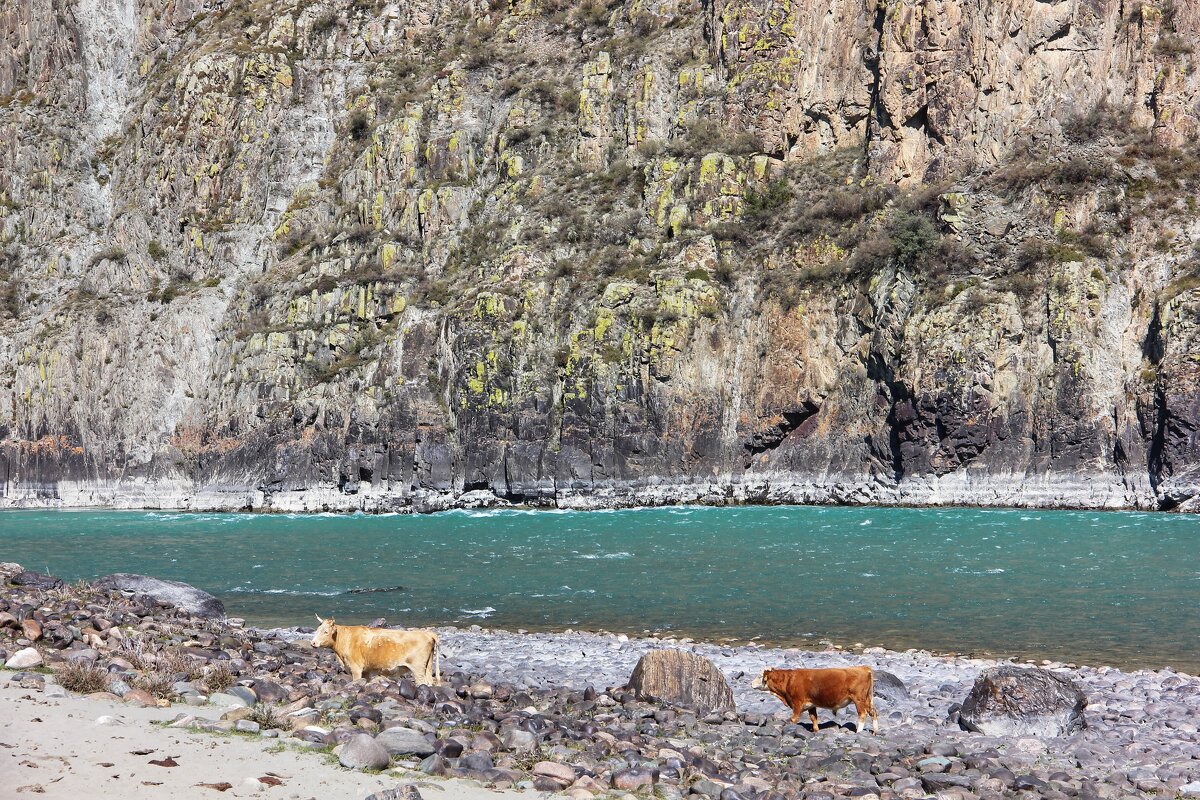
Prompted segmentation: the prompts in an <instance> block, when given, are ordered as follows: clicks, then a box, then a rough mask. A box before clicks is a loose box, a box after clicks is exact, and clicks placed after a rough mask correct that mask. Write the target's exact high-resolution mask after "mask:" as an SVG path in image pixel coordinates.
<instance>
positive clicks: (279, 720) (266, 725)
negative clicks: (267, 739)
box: [246, 703, 289, 731]
mask: <svg viewBox="0 0 1200 800" xmlns="http://www.w3.org/2000/svg"><path fill="white" fill-rule="evenodd" d="M246 719H248V720H250V721H251V722H256V723H258V726H259V727H260V728H262V729H263V730H272V729H274V730H280V731H283V730H287V729H288V727H289V726H288V723H287V718H286V717H284V715H283V714H282V713H280V711H279V709H277V708H275V707H274V706H272V705H270V704H268V703H255V704H254V708H252V709H251V710H250V715H249V716H248V717H246Z"/></svg>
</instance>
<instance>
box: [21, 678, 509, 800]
mask: <svg viewBox="0 0 1200 800" xmlns="http://www.w3.org/2000/svg"><path fill="white" fill-rule="evenodd" d="M11 675H12V673H10V672H9V673H3V685H0V799H2V800H26V799H28V800H34V799H35V798H46V800H50V799H51V798H53V799H54V800H109V798H111V799H112V800H139V799H140V798H146V800H151V799H153V800H185V799H187V800H190V799H191V798H199V799H200V800H203V799H204V798H212V800H220V798H229V797H261V798H279V800H285V799H286V800H306V798H316V800H362V798H365V797H367V796H368V795H370V794H371V793H373V792H377V791H381V790H384V789H394V788H399V787H402V786H404V785H406V784H410V783H416V785H417V786H418V788H419V790H420V792H421V793H422V795H423V796H424V798H425V800H499V799H500V798H502V797H504V796H506V795H507V796H509V797H513V796H516V795H517V793H515V792H499V791H492V790H489V789H484V788H481V787H479V786H476V785H473V784H470V783H467V782H464V781H457V780H447V781H443V780H413V779H412V778H399V777H396V776H394V775H392V774H379V775H369V774H364V773H359V772H352V771H350V770H346V769H343V768H342V767H340V766H337V765H334V764H329V763H327V758H326V757H325V756H324V755H322V754H315V753H303V752H297V751H295V750H293V749H290V748H289V749H284V750H282V751H280V747H281V746H280V743H279V742H278V740H273V739H261V738H258V737H253V738H251V737H243V736H219V735H213V734H207V733H200V732H195V731H188V730H184V729H168V728H163V727H160V726H158V725H155V724H154V723H156V722H163V721H169V720H171V719H173V718H174V716H175V715H176V714H178V713H180V711H182V710H184V709H185V708H186V707H185V706H180V705H176V706H173V707H171V708H133V707H130V706H127V705H124V704H122V703H117V702H111V701H104V700H92V699H89V698H86V697H80V696H74V695H68V696H67V697H61V698H54V697H48V696H46V694H45V693H43V692H39V691H36V690H33V689H22V688H20V687H19V686H17V685H15V684H10V683H8V682H7V678H8V677H9V676H11ZM104 717H109V718H113V721H112V722H111V723H110V724H100V723H98V722H97V720H99V719H101V718H104ZM156 761H157V762H160V763H158V764H156V763H154V762H156ZM164 764H165V766H164ZM171 764H174V766H171ZM260 778H267V779H268V780H267V783H265V784H263V783H255V784H251V783H248V781H249V780H251V779H253V780H257V779H260ZM275 781H278V782H279V783H278V784H277V785H269V784H273V783H274V782H275ZM203 784H209V786H204V785H203ZM223 784H229V788H226V789H224V790H223V791H222V790H221V789H220V788H219V787H221V786H222V785H223Z"/></svg>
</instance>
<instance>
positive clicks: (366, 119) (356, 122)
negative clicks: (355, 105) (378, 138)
mask: <svg viewBox="0 0 1200 800" xmlns="http://www.w3.org/2000/svg"><path fill="white" fill-rule="evenodd" d="M346 133H348V134H350V138H351V139H353V140H354V141H356V142H361V141H362V140H363V139H365V138H367V136H369V135H370V133H371V115H370V114H368V113H367V112H366V110H364V109H361V108H359V109H356V110H355V111H354V113H352V114H351V115H350V118H349V119H348V120H346Z"/></svg>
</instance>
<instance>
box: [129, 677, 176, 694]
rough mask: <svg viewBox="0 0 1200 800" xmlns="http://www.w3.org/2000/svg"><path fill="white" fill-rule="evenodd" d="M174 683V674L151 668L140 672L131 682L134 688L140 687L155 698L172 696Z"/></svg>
mask: <svg viewBox="0 0 1200 800" xmlns="http://www.w3.org/2000/svg"><path fill="white" fill-rule="evenodd" d="M174 683H175V676H174V675H171V674H170V673H166V672H159V671H157V670H151V671H149V672H145V673H142V675H141V676H139V677H138V678H136V679H135V680H134V682H133V686H134V688H135V689H141V690H142V691H144V692H147V693H149V694H150V696H151V697H154V698H155V699H157V700H169V699H170V698H172V697H174V695H175V690H174V689H173V688H172V686H173V685H174Z"/></svg>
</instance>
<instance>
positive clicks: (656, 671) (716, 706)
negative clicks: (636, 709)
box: [629, 650, 735, 714]
mask: <svg viewBox="0 0 1200 800" xmlns="http://www.w3.org/2000/svg"><path fill="white" fill-rule="evenodd" d="M629 688H631V689H633V691H634V693H635V694H636V695H637V697H638V699H640V700H650V701H653V702H656V703H666V704H669V705H675V706H682V707H684V708H690V709H692V710H693V711H695V712H696V713H698V714H710V713H712V712H714V711H733V710H734V707H735V706H734V700H733V690H732V689H731V688H729V683H728V682H727V681H726V680H725V676H724V675H723V674H722V673H721V670H719V669H717V667H716V665H715V664H713V662H711V661H709V660H708V659H707V658H704V657H703V656H698V655H696V654H694V653H688V652H685V651H683V650H652V651H650V652H649V653H646V654H645V655H644V656H642V657H641V658H640V659H638V663H637V666H636V667H634V670H633V674H632V675H630V676H629Z"/></svg>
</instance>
